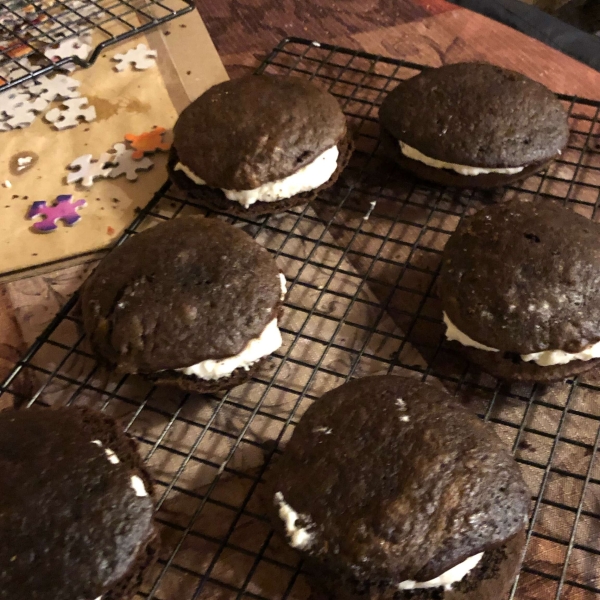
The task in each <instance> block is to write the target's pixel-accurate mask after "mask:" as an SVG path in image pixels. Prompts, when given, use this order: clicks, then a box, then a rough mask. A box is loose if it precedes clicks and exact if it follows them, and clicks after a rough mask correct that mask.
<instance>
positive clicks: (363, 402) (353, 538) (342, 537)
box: [267, 376, 530, 584]
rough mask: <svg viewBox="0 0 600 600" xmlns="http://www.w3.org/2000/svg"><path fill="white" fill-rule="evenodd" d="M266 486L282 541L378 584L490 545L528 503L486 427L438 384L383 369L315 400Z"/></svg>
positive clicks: (437, 568)
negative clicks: (382, 373) (379, 374)
mask: <svg viewBox="0 0 600 600" xmlns="http://www.w3.org/2000/svg"><path fill="white" fill-rule="evenodd" d="M267 489H268V493H269V495H270V499H271V500H273V506H272V507H271V511H272V515H273V520H274V523H275V524H276V527H279V528H280V529H282V528H284V531H285V528H286V527H287V531H286V533H287V534H288V540H289V541H290V543H291V544H292V545H294V546H296V547H298V548H299V549H302V550H304V551H305V552H307V553H308V554H309V555H311V556H314V557H318V558H319V560H320V561H322V562H323V563H324V564H326V565H327V567H328V568H329V569H330V570H332V571H333V572H334V573H336V572H337V573H339V574H342V573H345V572H346V573H350V574H351V576H352V577H354V578H356V579H358V580H360V581H370V582H379V581H380V582H387V583H390V584H397V583H400V582H401V581H405V580H417V581H428V580H430V579H433V578H435V577H437V576H438V575H440V574H442V573H444V572H445V571H447V570H449V569H450V568H452V567H453V566H455V565H457V564H459V563H461V562H462V561H464V560H465V559H467V558H468V557H470V556H474V555H475V554H478V553H480V552H482V551H485V550H488V549H491V548H495V547H498V546H500V545H502V543H503V542H504V541H505V540H507V539H509V538H510V537H511V536H513V535H515V534H516V533H517V532H519V531H520V530H522V529H523V528H524V526H525V519H526V516H527V512H528V508H529V501H530V495H529V491H528V490H527V487H526V485H525V483H524V481H523V479H522V476H521V473H520V470H519V467H518V466H517V464H516V463H515V461H514V460H513V458H512V457H511V455H510V453H509V452H508V450H507V449H506V447H505V446H504V445H503V444H502V442H501V441H500V439H499V438H498V437H497V436H496V434H495V433H494V431H493V429H492V428H491V427H490V426H489V425H487V424H485V423H484V422H482V421H480V420H479V419H478V418H477V417H476V416H475V415H474V414H472V413H470V412H469V411H467V410H466V409H465V408H463V407H462V406H461V405H459V404H458V403H457V402H455V401H454V400H453V399H452V398H451V397H450V396H449V395H448V394H446V393H445V392H444V391H442V390H440V389H437V388H434V387H431V386H428V385H425V384H422V383H420V382H417V381H414V380H409V379H405V378H401V377H392V376H385V377H366V378H364V379H357V380H355V381H352V382H350V383H347V384H345V385H342V386H341V387H338V388H337V389H335V390H333V391H331V392H328V393H327V394H325V395H324V396H323V397H322V398H321V399H320V400H318V401H317V402H315V403H314V404H313V405H312V406H311V407H310V408H309V409H308V410H307V411H306V413H305V414H304V416H303V417H302V419H301V421H300V423H299V425H298V426H297V427H296V429H295V431H294V434H293V435H292V438H291V440H290V442H289V443H288V445H287V447H286V448H285V450H284V453H283V455H282V457H281V458H280V460H279V461H278V462H277V463H276V464H275V466H274V467H273V469H272V471H271V472H270V473H269V474H268V478H267ZM290 510H292V511H294V513H290V512H289V511H290ZM294 514H296V519H295V522H294V519H293V518H292V517H294ZM290 515H291V516H290ZM282 516H283V517H284V519H285V522H284V521H283V520H282ZM290 525H294V528H290ZM292 529H294V531H292Z"/></svg>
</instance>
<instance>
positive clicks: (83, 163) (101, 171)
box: [67, 152, 112, 188]
mask: <svg viewBox="0 0 600 600" xmlns="http://www.w3.org/2000/svg"><path fill="white" fill-rule="evenodd" d="M111 160H112V156H111V155H110V154H108V153H107V152H104V153H102V154H101V155H100V158H99V159H98V160H93V157H92V155H91V154H84V155H83V156H80V157H79V158H76V159H75V160H74V161H73V162H72V163H71V164H70V165H69V169H78V170H77V171H75V172H73V173H69V174H68V175H67V183H77V182H78V181H79V182H80V183H81V185H82V186H84V187H88V188H89V187H92V185H94V179H98V178H100V177H108V175H109V173H110V172H111V170H112V167H106V166H105V165H106V164H107V163H110V162H111Z"/></svg>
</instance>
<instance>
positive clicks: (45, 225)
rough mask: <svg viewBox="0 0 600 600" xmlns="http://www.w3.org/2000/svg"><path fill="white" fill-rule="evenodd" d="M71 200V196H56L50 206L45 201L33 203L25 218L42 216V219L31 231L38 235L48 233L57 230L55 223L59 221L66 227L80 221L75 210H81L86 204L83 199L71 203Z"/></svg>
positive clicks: (79, 216)
mask: <svg viewBox="0 0 600 600" xmlns="http://www.w3.org/2000/svg"><path fill="white" fill-rule="evenodd" d="M72 198H73V196H72V195H71V194H68V195H67V194H65V195H61V196H57V198H56V203H55V204H53V205H50V206H48V205H47V204H46V201H45V200H39V201H37V202H34V203H33V204H32V205H31V208H30V209H29V211H28V212H27V218H28V219H34V218H35V217H38V216H43V217H44V219H43V220H42V221H38V222H37V223H34V224H33V229H34V230H35V231H39V232H40V233H49V232H51V231H54V230H55V229H57V228H58V225H57V224H56V221H59V220H61V221H63V223H64V224H65V225H68V226H72V225H74V224H75V223H77V221H79V219H81V215H80V214H79V213H78V212H77V210H78V209H80V208H83V207H84V206H85V205H86V204H87V203H86V201H85V200H83V199H80V200H77V201H75V202H71V200H72Z"/></svg>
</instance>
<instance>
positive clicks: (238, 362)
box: [175, 273, 287, 381]
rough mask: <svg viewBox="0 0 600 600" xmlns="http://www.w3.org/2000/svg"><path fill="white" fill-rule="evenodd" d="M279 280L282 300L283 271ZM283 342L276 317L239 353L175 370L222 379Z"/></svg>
mask: <svg viewBox="0 0 600 600" xmlns="http://www.w3.org/2000/svg"><path fill="white" fill-rule="evenodd" d="M279 281H280V284H281V300H283V299H284V298H285V295H286V293H287V286H286V283H287V281H286V279H285V275H284V274H283V273H279ZM281 344H283V339H282V338H281V331H279V327H277V319H276V318H275V319H273V320H272V321H271V322H270V323H269V324H268V325H267V326H266V327H265V329H264V330H263V332H262V333H261V334H260V336H259V337H257V338H255V339H253V340H250V341H249V342H248V343H247V344H246V347H245V348H244V349H243V350H242V351H241V352H240V353H239V354H236V355H235V356H229V357H227V358H221V359H219V360H212V359H209V360H203V361H202V362H199V363H198V364H195V365H192V366H191V367H185V368H183V369H175V370H176V371H178V372H179V373H183V374H184V375H195V376H196V377H199V378H200V379H207V380H211V381H212V380H214V379H221V378H222V377H229V375H231V374H232V373H233V372H234V371H235V370H236V369H240V368H241V369H245V370H246V371H247V370H248V369H249V368H250V367H251V366H252V365H253V364H254V363H255V362H257V361H259V360H260V359H261V358H263V357H264V356H269V354H273V352H275V350H277V349H278V348H281Z"/></svg>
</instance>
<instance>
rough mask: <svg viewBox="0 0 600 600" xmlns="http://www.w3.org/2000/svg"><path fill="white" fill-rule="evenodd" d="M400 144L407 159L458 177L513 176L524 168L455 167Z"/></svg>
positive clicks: (402, 143) (455, 165)
mask: <svg viewBox="0 0 600 600" xmlns="http://www.w3.org/2000/svg"><path fill="white" fill-rule="evenodd" d="M398 143H399V144H400V150H401V151H402V154H404V156H407V157H408V158H412V159H414V160H418V161H419V162H422V163H424V164H426V165H429V166H430V167H435V168H436V169H450V170H451V171H455V172H456V173H458V174H459V175H471V176H472V175H484V174H487V173H499V174H501V175H514V174H515V173H520V172H521V171H522V170H523V169H524V168H525V167H507V168H504V169H484V168H481V167H470V166H467V165H457V164H455V163H448V162H444V161H443V160H437V159H436V158H431V157H430V156H426V155H425V154H422V153H421V152H419V151H418V150H417V149H416V148H413V147H412V146H409V145H408V144H405V143H404V142H400V141H399V142H398Z"/></svg>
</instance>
